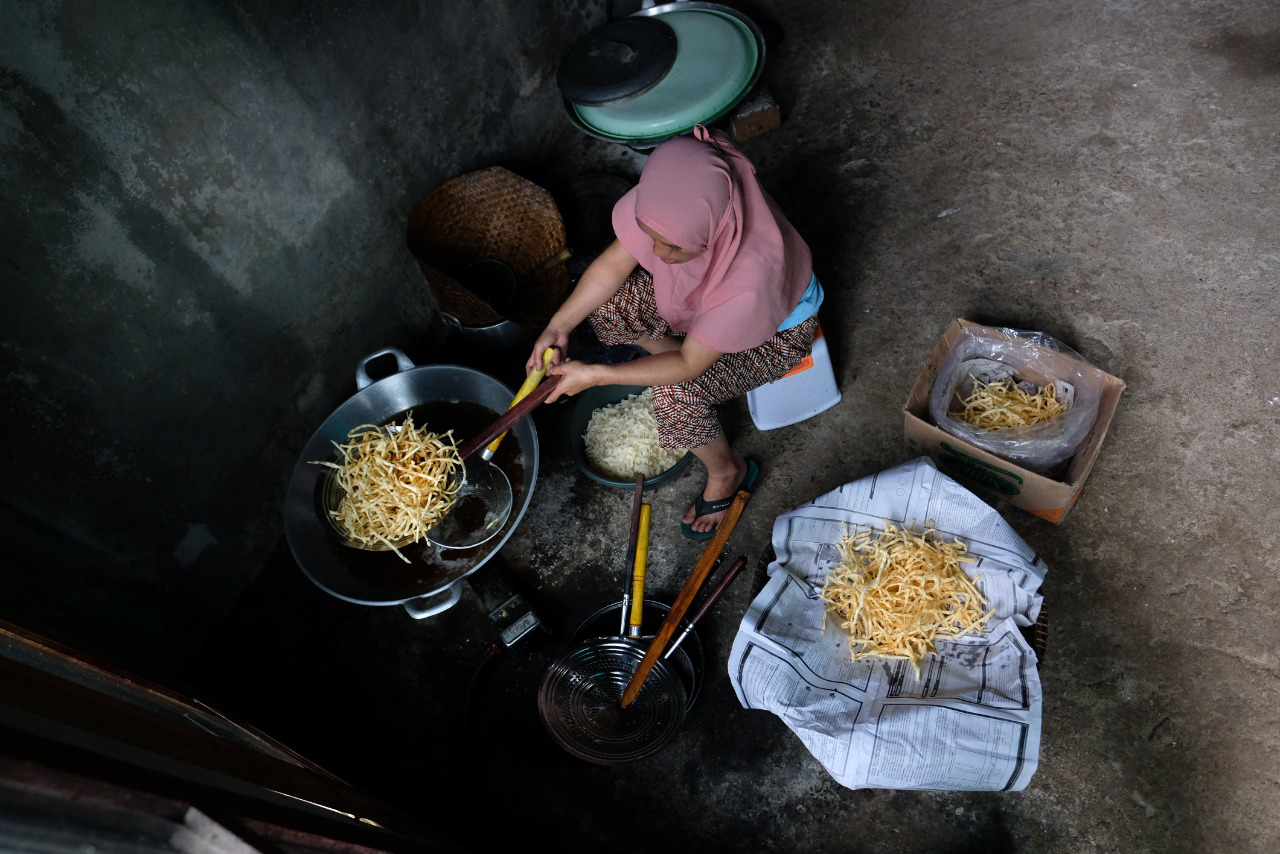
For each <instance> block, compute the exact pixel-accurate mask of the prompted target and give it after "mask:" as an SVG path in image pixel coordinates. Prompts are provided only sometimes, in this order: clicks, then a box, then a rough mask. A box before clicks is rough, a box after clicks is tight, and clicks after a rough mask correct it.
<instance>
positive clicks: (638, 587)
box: [627, 504, 653, 638]
mask: <svg viewBox="0 0 1280 854" xmlns="http://www.w3.org/2000/svg"><path fill="white" fill-rule="evenodd" d="M652 512H653V507H652V506H650V505H648V504H646V505H644V506H643V507H641V508H640V535H639V536H638V537H637V538H636V568H635V571H634V572H633V573H632V574H631V622H630V623H629V625H628V628H629V631H628V632H627V634H628V635H630V636H631V637H633V638H638V637H640V624H641V623H642V622H644V570H645V566H647V565H648V563H649V518H650V515H651V514H652Z"/></svg>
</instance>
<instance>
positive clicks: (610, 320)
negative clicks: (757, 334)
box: [590, 267, 818, 448]
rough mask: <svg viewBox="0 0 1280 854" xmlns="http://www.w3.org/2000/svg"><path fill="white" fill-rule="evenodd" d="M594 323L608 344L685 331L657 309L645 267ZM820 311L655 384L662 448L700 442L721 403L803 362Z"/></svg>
mask: <svg viewBox="0 0 1280 854" xmlns="http://www.w3.org/2000/svg"><path fill="white" fill-rule="evenodd" d="M590 321H591V328H592V329H593V330H595V333H596V337H597V338H599V339H600V340H601V341H602V342H604V343H605V344H610V345H616V344H633V343H635V342H637V341H639V340H640V337H641V336H648V337H649V338H652V339H658V338H664V337H666V336H668V335H672V336H674V337H677V338H679V337H681V336H679V335H676V334H675V333H673V332H672V331H671V327H670V326H669V325H667V322H666V321H665V320H663V319H662V317H661V316H659V314H658V306H657V303H656V302H655V301H654V297H653V276H652V275H650V274H649V272H648V271H646V270H645V269H644V268H642V267H636V269H635V271H634V272H633V273H632V274H631V275H630V276H628V277H627V280H626V281H625V282H623V283H622V287H620V288H618V292H617V293H616V294H614V295H613V297H612V298H611V299H610V300H609V301H608V302H606V303H605V304H604V305H602V306H600V307H599V308H598V309H596V310H595V311H594V312H592V314H591V317H590ZM817 326H818V316H817V315H816V314H815V315H814V316H813V317H811V318H809V319H808V320H806V321H805V322H804V323H801V324H800V325H799V326H793V327H792V328H790V329H788V330H786V331H785V332H777V333H774V336H773V337H772V338H770V339H769V340H768V341H766V342H764V343H763V344H761V345H760V346H759V347H753V348H752V349H750V350H744V351H743V352H741V353H726V354H724V355H723V356H721V357H720V358H719V359H717V360H716V362H715V364H713V365H712V366H711V367H710V368H708V369H707V370H706V371H705V372H704V373H703V374H702V375H700V376H697V377H694V378H693V379H691V380H688V381H686V382H682V383H680V384H679V385H659V386H654V387H653V410H654V415H655V416H656V417H657V421H658V443H659V444H660V445H661V446H662V447H664V448H697V447H700V446H702V445H705V444H707V443H708V442H711V441H713V440H714V439H715V438H716V437H717V436H719V435H720V433H721V432H722V430H721V427H720V418H719V417H718V416H717V415H716V411H715V407H716V405H717V404H720V403H724V402H726V401H729V400H733V399H734V398H735V397H740V396H742V395H744V394H746V393H747V392H749V391H751V390H752V389H753V388H759V387H760V386H762V385H764V384H765V383H768V382H773V381H774V380H776V379H778V378H779V377H781V376H782V375H783V374H785V373H786V372H787V371H789V370H791V369H792V368H794V367H795V366H796V365H798V364H799V363H800V360H802V359H803V358H804V357H805V356H807V355H809V351H810V350H811V349H812V347H813V333H814V330H815V329H816V328H817Z"/></svg>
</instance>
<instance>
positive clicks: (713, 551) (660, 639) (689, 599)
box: [621, 490, 751, 709]
mask: <svg viewBox="0 0 1280 854" xmlns="http://www.w3.org/2000/svg"><path fill="white" fill-rule="evenodd" d="M749 500H751V493H750V492H747V491H746V490H740V491H739V492H738V494H737V495H735V496H734V498H733V503H732V504H730V505H729V512H728V513H726V514H725V517H724V519H723V520H722V521H721V522H720V525H719V527H717V528H716V535H715V536H714V537H712V538H711V542H710V543H708V544H707V548H706V551H704V552H703V553H702V557H701V558H700V559H699V560H698V565H697V566H695V567H694V569H693V574H692V575H690V576H689V580H688V581H686V582H685V584H684V589H682V590H681V591H680V595H679V596H677V597H676V601H675V603H674V604H673V605H672V606H671V610H670V611H668V612H667V618H666V620H664V621H663V623H662V627H661V628H660V629H658V634H657V636H656V637H655V638H654V639H653V643H651V644H650V645H649V649H648V651H647V652H646V653H645V654H644V660H643V661H641V662H640V666H639V667H637V668H636V671H635V673H633V674H632V675H631V681H630V682H628V683H627V688H626V690H625V691H623V692H622V701H621V706H622V708H624V709H625V708H627V707H628V706H630V705H631V704H632V703H634V702H635V701H636V697H638V696H640V688H641V686H643V685H644V680H645V679H647V678H649V673H650V671H652V670H653V666H654V664H656V663H657V661H658V659H660V658H661V657H662V653H663V652H664V651H665V650H666V647H667V644H668V643H669V642H670V641H671V636H672V635H674V634H675V632H676V628H677V627H678V626H679V625H680V621H681V620H682V619H684V615H685V614H686V613H688V611H689V606H690V605H692V604H693V600H694V597H695V596H697V595H698V590H699V589H701V588H702V585H703V584H704V583H705V582H706V580H707V576H708V575H710V574H711V570H712V569H713V568H715V565H716V561H717V560H718V559H719V558H720V553H721V552H722V551H724V545H725V543H726V542H728V541H729V535H730V534H732V533H733V528H734V526H735V525H737V524H738V519H739V518H741V516H742V511H743V510H744V509H745V508H746V506H747V502H748V501H749Z"/></svg>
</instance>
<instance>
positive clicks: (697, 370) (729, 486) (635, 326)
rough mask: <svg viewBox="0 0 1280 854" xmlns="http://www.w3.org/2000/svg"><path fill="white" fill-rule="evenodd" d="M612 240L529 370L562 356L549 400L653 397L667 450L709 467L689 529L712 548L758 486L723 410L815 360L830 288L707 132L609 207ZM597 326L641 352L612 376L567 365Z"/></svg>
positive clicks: (719, 138)
mask: <svg viewBox="0 0 1280 854" xmlns="http://www.w3.org/2000/svg"><path fill="white" fill-rule="evenodd" d="M613 229H614V234H615V236H616V237H617V239H616V240H615V241H614V242H613V243H612V244H611V245H610V246H609V248H608V249H606V250H605V251H604V252H603V253H601V255H600V257H598V258H597V259H596V260H595V261H593V262H592V264H591V266H590V267H588V268H587V270H586V272H585V273H583V275H582V278H581V279H580V280H579V282H578V285H577V287H575V288H574V291H573V293H572V294H570V296H569V298H568V299H567V300H566V301H565V303H564V305H563V306H561V307H560V310H559V311H557V312H556V314H555V315H554V316H553V317H552V318H551V321H550V323H548V324H547V328H546V330H545V331H544V332H543V333H542V334H541V335H540V336H539V338H538V340H537V342H536V343H535V344H534V346H533V351H532V353H531V354H530V356H529V360H528V362H527V363H526V365H525V368H526V372H528V371H532V370H534V368H535V367H537V366H538V365H539V364H540V358H541V357H540V355H539V354H541V353H543V352H544V351H545V350H546V348H547V347H554V348H556V355H555V357H554V359H553V362H552V367H551V369H550V370H549V372H548V373H549V374H551V375H558V376H560V377H561V380H560V386H559V388H557V389H556V391H555V393H554V394H553V395H552V396H551V397H550V398H549V400H556V399H557V398H559V397H560V396H561V395H573V394H577V393H578V392H580V391H582V390H583V389H586V388H590V387H591V386H596V385H610V384H625V385H642V386H652V387H653V402H654V413H655V415H656V416H657V421H658V436H659V443H660V444H661V446H662V447H664V448H688V449H689V450H691V451H692V452H693V453H694V454H695V455H696V456H697V457H698V459H699V460H701V461H702V462H703V464H704V465H705V466H706V468H707V483H706V486H705V487H704V488H703V490H702V493H701V494H700V495H699V496H698V497H697V498H695V499H694V502H693V504H692V505H690V507H689V508H688V509H687V510H686V511H685V513H684V518H683V520H682V523H683V524H682V526H681V530H682V531H683V532H684V534H685V536H688V537H692V538H693V539H709V538H710V537H711V536H712V535H713V533H714V531H715V529H716V526H718V525H719V524H720V521H721V520H722V519H723V518H724V516H725V512H726V511H727V510H728V507H729V505H730V503H731V502H732V499H733V496H734V495H735V494H737V492H738V490H739V489H747V490H750V489H752V488H753V487H754V486H755V482H756V479H757V477H758V476H759V467H758V465H757V464H756V462H755V461H754V460H749V459H745V458H743V457H741V456H739V455H737V454H735V453H734V452H733V451H732V449H731V448H730V447H729V443H728V440H727V439H726V438H725V436H724V433H723V431H722V430H721V427H720V421H719V419H718V418H717V417H716V413H715V408H714V407H715V405H716V404H718V403H723V402H725V401H727V400H732V399H733V398H735V397H738V396H740V395H743V394H745V393H747V392H748V391H750V390H751V389H753V388H757V387H758V386H761V385H763V384H764V383H767V382H770V381H772V380H775V379H777V378H779V377H781V376H782V375H783V374H785V373H786V372H787V371H788V370H790V369H791V368H792V367H794V366H795V365H796V364H797V363H799V362H800V360H801V359H803V358H804V356H805V355H806V354H807V353H808V352H809V350H810V349H811V347H812V344H813V334H814V329H815V327H816V326H817V322H818V319H817V310H818V305H819V304H820V303H821V301H822V288H821V286H820V285H819V284H818V281H817V279H816V278H815V277H814V275H813V264H812V258H811V256H810V253H809V247H808V246H807V245H806V244H805V242H804V240H803V239H802V238H801V237H800V235H799V234H798V233H797V232H796V230H795V228H793V227H792V225H791V223H789V222H788V221H787V219H786V217H785V216H783V214H782V212H781V211H780V210H779V209H778V207H777V205H776V204H775V203H774V201H773V199H772V198H770V197H769V195H768V194H767V193H765V191H764V189H763V188H762V187H761V186H760V183H759V181H758V180H757V179H756V175H755V168H754V167H753V166H752V165H751V162H750V161H749V160H747V158H746V157H745V156H744V155H743V154H742V153H741V152H739V151H738V150H737V148H735V147H734V146H733V145H732V144H731V143H730V142H729V140H728V137H726V136H725V135H724V134H722V133H715V134H712V133H711V132H709V131H707V129H706V128H703V127H701V126H699V127H698V128H696V129H695V131H694V136H693V137H677V138H675V139H671V140H668V141H667V142H664V143H663V144H661V145H659V146H658V147H657V148H655V149H654V150H653V152H652V153H651V154H650V155H649V159H648V162H647V163H646V164H645V167H644V170H643V171H642V172H641V175H640V181H639V183H638V184H637V185H636V186H635V187H634V188H632V189H631V191H630V192H628V193H627V194H626V195H625V196H623V197H622V198H621V199H620V200H619V201H618V203H617V204H616V205H615V206H614V209H613ZM588 318H589V319H590V321H591V326H592V328H593V329H594V330H595V333H596V335H597V336H598V337H599V338H600V340H601V341H603V342H604V343H606V344H635V345H638V346H639V347H641V348H643V350H644V351H645V352H646V353H647V355H643V356H641V357H640V358H637V359H634V360H632V361H629V362H625V363H623V364H618V365H597V364H589V363H586V362H582V361H576V360H565V359H564V355H563V354H564V353H566V352H567V347H568V343H569V334H570V332H572V331H573V329H574V328H575V327H576V326H577V325H578V324H579V323H581V322H582V321H583V320H586V319H588Z"/></svg>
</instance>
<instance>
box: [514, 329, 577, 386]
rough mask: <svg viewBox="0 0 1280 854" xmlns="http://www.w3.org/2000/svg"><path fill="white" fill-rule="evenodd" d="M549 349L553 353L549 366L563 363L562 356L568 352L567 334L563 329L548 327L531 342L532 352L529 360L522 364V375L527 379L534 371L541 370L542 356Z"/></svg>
mask: <svg viewBox="0 0 1280 854" xmlns="http://www.w3.org/2000/svg"><path fill="white" fill-rule="evenodd" d="M548 347H551V348H552V349H553V353H552V356H551V364H553V365H559V364H562V363H563V362H564V358H565V357H564V354H565V353H567V352H569V333H568V331H566V330H563V329H554V328H552V327H550V326H548V327H547V328H546V329H544V330H543V331H542V334H541V335H539V336H538V340H537V341H535V342H533V352H531V353H530V354H529V358H528V359H527V360H526V361H525V363H524V375H525V376H526V377H527V376H529V374H531V373H533V372H534V371H538V370H541V369H542V354H543V353H545V352H546V351H547V348H548Z"/></svg>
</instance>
